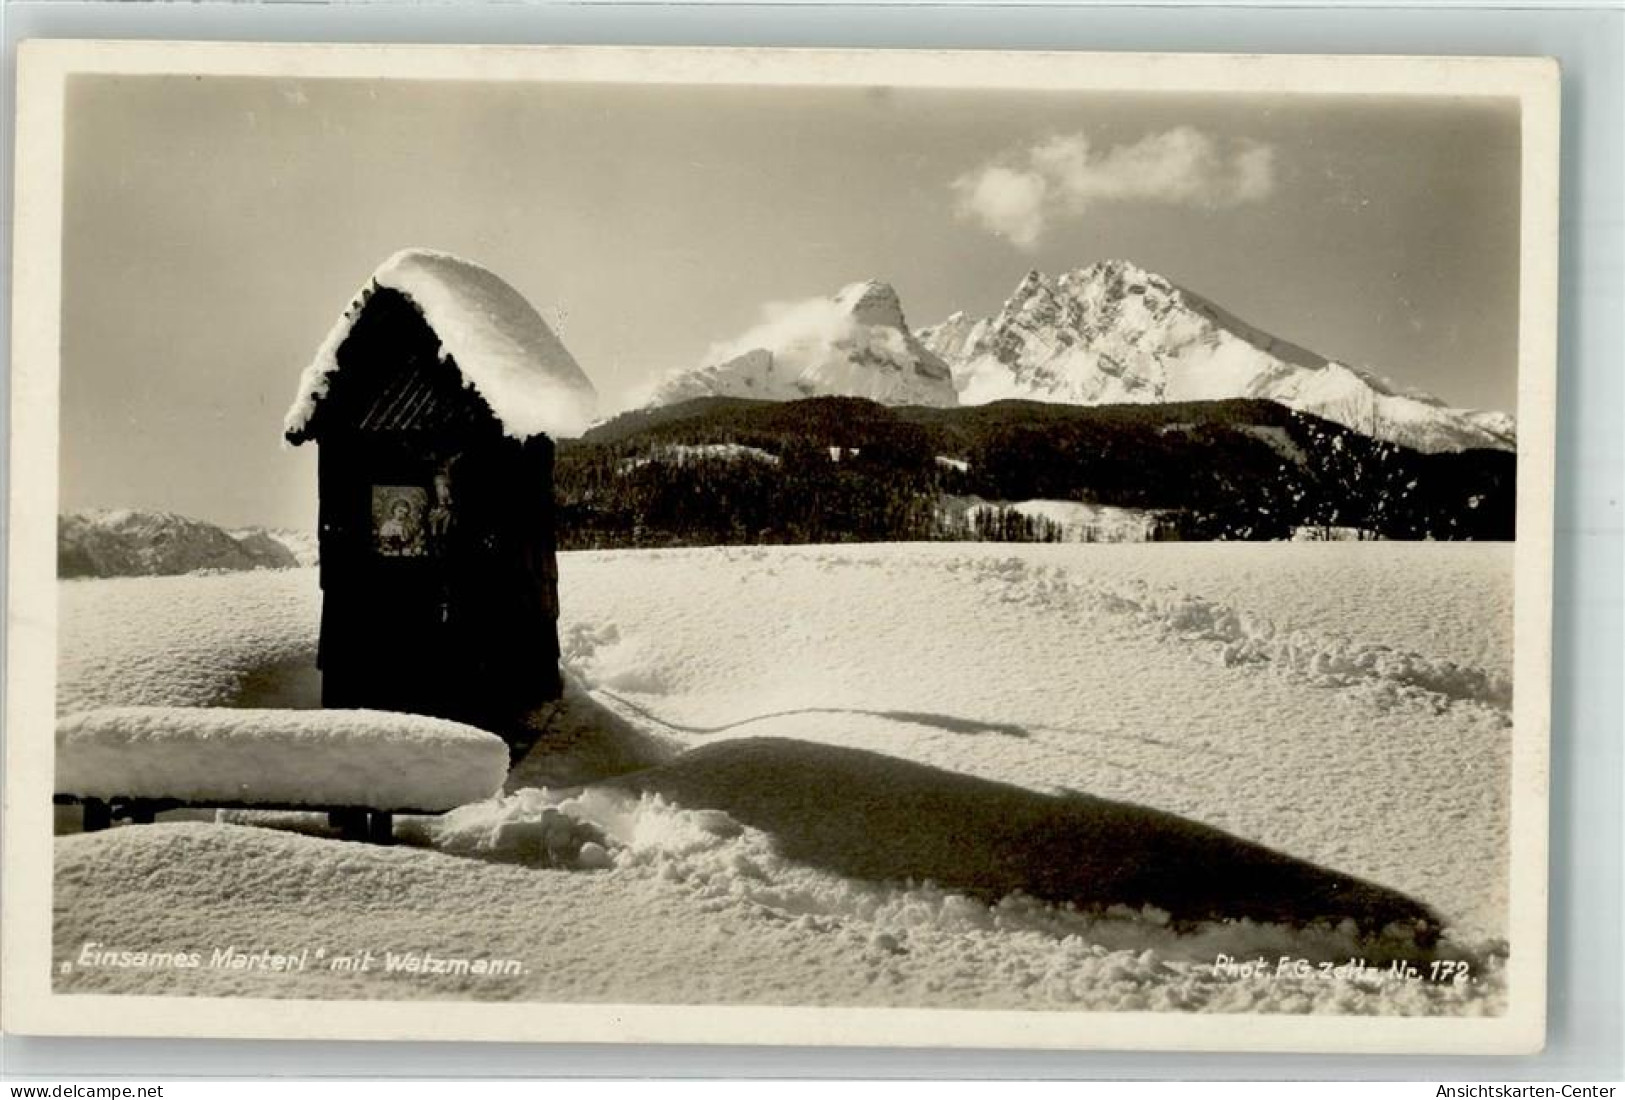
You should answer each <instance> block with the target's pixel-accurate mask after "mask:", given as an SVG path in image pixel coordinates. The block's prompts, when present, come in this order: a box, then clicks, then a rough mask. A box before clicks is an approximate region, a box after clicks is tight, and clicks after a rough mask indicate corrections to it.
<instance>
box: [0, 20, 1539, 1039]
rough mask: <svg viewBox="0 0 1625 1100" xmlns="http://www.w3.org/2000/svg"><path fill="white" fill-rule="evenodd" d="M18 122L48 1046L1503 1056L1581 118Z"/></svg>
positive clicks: (1509, 88) (901, 78)
mask: <svg viewBox="0 0 1625 1100" xmlns="http://www.w3.org/2000/svg"><path fill="white" fill-rule="evenodd" d="M31 49H32V51H33V52H30V50H31ZM22 65H23V78H24V84H23V96H24V98H22V99H21V100H20V105H21V112H22V114H21V116H20V123H19V134H20V137H19V141H20V142H22V141H29V142H32V143H33V144H29V145H26V146H21V145H20V148H23V149H25V150H26V151H27V153H28V155H26V156H24V155H20V156H19V160H18V163H19V170H20V172H21V175H20V177H19V207H18V209H19V221H18V244H19V249H20V250H22V251H21V253H20V254H21V256H22V259H21V260H20V261H19V267H18V272H19V274H18V278H17V283H16V286H17V294H18V300H17V305H16V307H15V309H14V316H15V317H16V318H17V325H18V332H19V344H18V347H19V354H18V356H17V359H16V365H15V370H16V372H17V373H16V377H15V379H14V382H13V389H12V393H13V415H12V421H13V425H14V428H13V447H14V450H13V463H12V470H13V479H14V482H15V483H17V484H15V485H14V493H13V498H12V504H11V519H12V529H11V537H12V555H11V568H12V573H11V578H12V580H11V589H10V595H9V609H8V610H9V615H10V617H11V619H10V621H11V624H12V627H11V629H12V639H13V655H12V662H11V665H10V667H9V669H8V692H7V695H8V703H7V706H8V711H9V714H8V726H9V735H10V739H11V742H12V745H11V751H12V752H13V753H14V754H15V755H14V756H13V758H12V759H13V766H12V767H11V768H9V770H8V783H9V784H10V786H9V787H8V814H10V815H11V816H10V819H9V820H8V822H7V826H8V829H10V830H11V831H12V834H13V841H14V842H15V843H16V844H17V845H18V846H19V848H21V849H23V850H26V852H27V853H29V854H30V856H31V857H32V858H33V859H34V860H35V861H36V863H37V879H35V880H33V881H36V882H37V883H38V884H39V886H40V890H39V891H38V892H33V891H29V890H26V889H25V888H24V887H23V886H21V885H19V886H18V888H15V889H12V890H9V891H8V896H7V906H8V909H7V916H8V920H12V921H15V922H16V923H15V926H14V929H13V931H14V933H15V934H16V935H17V936H19V937H23V936H28V937H31V938H30V939H29V940H28V942H29V943H30V944H31V945H32V946H31V947H30V948H29V950H27V951H21V950H15V949H14V950H11V951H10V952H9V953H8V955H7V963H8V966H9V967H10V969H9V970H8V973H7V980H8V984H9V985H10V986H11V988H10V990H9V992H10V994H11V996H12V997H14V998H16V1001H15V1007H16V1008H18V1010H19V1011H22V1010H26V1011H27V1012H28V1013H29V1015H30V1017H31V1018H33V1019H37V1020H39V1021H42V1022H44V1023H45V1024H46V1026H48V1027H50V1028H52V1029H58V1030H63V1031H68V1032H93V1033H104V1034H194V1035H214V1034H241V1035H249V1034H252V1035H285V1036H289V1037H301V1036H308V1035H312V1034H317V1033H318V1032H316V1031H314V1030H313V1029H314V1028H316V1027H318V1026H321V1027H325V1028H327V1030H326V1031H325V1032H320V1033H322V1034H329V1035H350V1036H355V1037H369V1036H370V1037H381V1036H385V1035H387V1036H390V1037H403V1038H418V1039H424V1038H476V1037H480V1038H485V1037H489V1038H524V1039H539V1040H548V1039H565V1038H568V1039H572V1040H577V1041H581V1040H587V1041H618V1040H636V1041H661V1040H682V1041H688V1042H767V1041H771V1042H801V1043H813V1044H816V1043H836V1044H865V1043H876V1042H880V1043H890V1042H905V1041H906V1042H912V1043H914V1044H916V1045H924V1046H929V1045H936V1044H947V1045H975V1046H993V1047H997V1046H1048V1047H1078V1048H1083V1047H1093V1046H1118V1047H1157V1048H1175V1049H1177V1048H1181V1047H1191V1046H1201V1047H1204V1048H1206V1049H1231V1048H1234V1049H1303V1050H1315V1049H1323V1050H1330V1049H1370V1050H1389V1051H1393V1050H1433V1049H1437V1050H1457V1049H1460V1050H1471V1049H1479V1050H1489V1049H1523V1050H1533V1049H1536V1048H1538V1047H1539V1045H1540V1043H1541V1041H1542V1034H1543V1032H1542V1028H1543V1012H1544V957H1545V953H1546V938H1545V935H1546V934H1545V909H1544V906H1545V897H1546V887H1545V878H1544V876H1545V864H1544V843H1545V831H1544V830H1545V823H1544V815H1545V807H1546V801H1545V799H1546V788H1545V770H1544V769H1545V760H1546V752H1547V744H1546V742H1547V721H1548V718H1547V712H1546V701H1547V695H1548V692H1549V675H1550V673H1549V664H1548V662H1549V659H1550V658H1549V641H1548V638H1547V634H1546V631H1547V623H1548V619H1549V616H1550V594H1549V586H1550V578H1551V560H1550V553H1551V551H1550V537H1551V536H1550V526H1551V514H1550V509H1551V491H1552V490H1551V478H1552V473H1551V470H1552V466H1551V463H1552V454H1553V449H1554V440H1553V413H1552V402H1553V398H1552V392H1553V386H1554V382H1555V359H1554V342H1555V322H1554V310H1555V307H1554V304H1553V303H1554V301H1555V286H1556V284H1555V261H1554V260H1553V259H1552V258H1551V253H1552V251H1553V249H1554V248H1555V233H1556V216H1555V201H1556V200H1555V195H1556V181H1555V173H1556V155H1555V149H1556V132H1555V131H1556V84H1557V80H1556V72H1555V69H1553V68H1551V67H1550V66H1549V65H1547V64H1545V63H1542V62H1539V61H1533V60H1527V59H1525V60H1515V59H1499V60H1498V59H1456V60H1444V59H1430V58H1409V59H1397V60H1396V59H1369V58H1367V59H1362V58H1358V57H1348V58H1335V59H1334V58H1290V57H1281V58H1256V57H1255V58H1225V57H1222V56H1217V55H1212V56H1208V57H1206V58H1198V57H1196V56H1194V55H1193V56H1191V57H1185V58H1180V57H1175V56H1169V55H1162V56H1150V55H1147V56H1143V57H1138V58H1137V57H1135V56H1134V55H1065V54H1039V55H1023V56H1017V55H1013V54H998V53H991V52H990V53H974V52H973V53H963V54H951V53H930V52H916V53H904V52H890V53H888V52H885V51H851V52H820V51H786V50H777V51H775V50H748V51H747V50H711V51H704V50H676V49H672V50H658V49H650V50H614V49H593V48H576V49H534V50H527V49H504V50H496V49H492V50H484V49H480V48H449V49H434V48H418V49H410V48H401V49H387V48H380V47H348V48H339V47H328V48H325V49H323V50H316V49H315V48H299V47H280V48H264V47H249V46H223V45H214V46H209V45H191V46H170V47H165V46H163V45H161V44H160V45H153V44H145V45H134V44H125V45H123V46H120V45H117V44H71V43H69V44H61V43H57V44H37V45H36V44H30V46H28V47H25V49H24V53H23V59H22ZM24 482H26V484H22V483H24ZM53 543H54V547H53ZM53 554H54V557H53ZM25 639H33V640H34V641H35V642H36V643H37V644H34V645H25V644H24V640H25ZM19 762H20V763H19ZM13 881H14V882H18V883H21V882H22V880H21V879H20V878H19V879H15V880H13ZM25 998H27V1003H26V1004H24V999H25ZM313 1004H314V1005H317V1006H318V1007H319V1008H320V1010H321V1015H320V1016H319V1017H318V1016H317V1015H315V1014H313V1012H312V1010H311V1008H310V1006H311V1005H313ZM121 1006H126V1007H121ZM128 1006H140V1010H139V1011H134V1010H133V1009H132V1007H128ZM221 1006H225V1007H221Z"/></svg>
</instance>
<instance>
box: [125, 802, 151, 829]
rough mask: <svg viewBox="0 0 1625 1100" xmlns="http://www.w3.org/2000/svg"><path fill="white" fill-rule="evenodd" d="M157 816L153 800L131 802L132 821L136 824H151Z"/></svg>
mask: <svg viewBox="0 0 1625 1100" xmlns="http://www.w3.org/2000/svg"><path fill="white" fill-rule="evenodd" d="M154 816H155V814H154V813H153V809H152V803H151V802H132V803H130V822H131V824H134V825H151V824H152V819H153V817H154Z"/></svg>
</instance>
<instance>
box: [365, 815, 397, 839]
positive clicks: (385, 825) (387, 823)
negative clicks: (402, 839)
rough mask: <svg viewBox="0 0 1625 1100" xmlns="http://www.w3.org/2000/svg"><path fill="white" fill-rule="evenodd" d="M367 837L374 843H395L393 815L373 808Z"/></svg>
mask: <svg viewBox="0 0 1625 1100" xmlns="http://www.w3.org/2000/svg"><path fill="white" fill-rule="evenodd" d="M367 839H368V840H370V841H372V842H373V843H374V844H393V843H395V815H394V814H392V813H389V812H388V811H385V810H374V811H373V812H372V827H371V828H370V829H369V830H368V835H367Z"/></svg>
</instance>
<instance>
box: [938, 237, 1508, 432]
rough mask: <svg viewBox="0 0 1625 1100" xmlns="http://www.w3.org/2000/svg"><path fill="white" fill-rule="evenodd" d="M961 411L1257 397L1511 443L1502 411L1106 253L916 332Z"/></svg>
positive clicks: (1390, 425)
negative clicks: (1413, 381)
mask: <svg viewBox="0 0 1625 1100" xmlns="http://www.w3.org/2000/svg"><path fill="white" fill-rule="evenodd" d="M920 338H921V341H922V342H923V343H924V344H925V345H926V346H927V347H929V348H930V349H931V350H932V351H934V352H936V353H937V354H938V355H939V356H941V357H942V358H943V359H944V360H946V361H947V362H948V363H949V365H950V366H951V367H952V368H953V371H954V380H955V384H956V385H957V387H958V388H959V391H960V400H961V402H962V403H964V404H967V405H979V404H985V403H986V402H988V401H996V400H999V399H1000V398H1007V397H1017V398H1025V399H1027V400H1034V401H1052V402H1060V403H1065V404H1074V405H1106V404H1120V403H1121V404H1140V403H1145V402H1157V401H1216V400H1224V399H1227V398H1237V397H1245V398H1262V399H1264V400H1268V401H1276V402H1279V403H1280V404H1282V405H1285V406H1287V407H1288V408H1292V409H1297V410H1298V411H1299V412H1307V413H1313V414H1315V415H1316V416H1321V417H1324V418H1325V419H1327V420H1331V421H1334V422H1335V423H1338V424H1342V425H1344V426H1345V427H1348V428H1352V429H1354V430H1355V431H1358V432H1361V433H1363V434H1365V435H1368V436H1371V437H1372V438H1375V439H1385V440H1388V441H1390V442H1393V443H1399V444H1402V445H1404V446H1407V447H1412V448H1414V449H1416V450H1419V451H1430V452H1432V451H1460V450H1467V449H1471V448H1494V449H1500V450H1514V449H1516V442H1517V440H1516V428H1515V425H1514V422H1513V420H1512V418H1511V417H1510V416H1508V415H1506V414H1505V413H1486V412H1477V411H1472V410H1464V409H1452V408H1448V407H1446V406H1445V405H1444V404H1443V403H1442V402H1440V401H1438V400H1437V399H1436V398H1433V397H1430V396H1428V395H1426V394H1422V393H1416V392H1409V391H1401V390H1399V389H1398V388H1396V387H1395V386H1393V385H1392V384H1391V383H1389V382H1387V381H1386V380H1384V379H1381V378H1378V377H1377V376H1375V375H1373V374H1370V373H1368V372H1366V371H1362V370H1358V369H1356V368H1353V367H1350V366H1347V365H1345V364H1342V363H1338V362H1336V361H1334V360H1330V359H1327V358H1326V357H1324V356H1321V355H1317V354H1316V353H1314V352H1312V351H1308V350H1306V349H1304V348H1301V347H1298V346H1297V345H1295V344H1291V343H1288V342H1287V341H1285V340H1282V339H1279V338H1277V337H1275V336H1272V335H1270V334H1269V333H1267V332H1264V331H1262V330H1260V329H1258V328H1255V327H1254V326H1252V325H1249V324H1248V323H1247V322H1245V321H1243V320H1241V319H1240V318H1238V317H1236V316H1235V315H1234V314H1231V313H1229V312H1227V311H1226V310H1224V309H1222V308H1220V307H1219V306H1217V305H1215V304H1214V303H1213V302H1210V301H1208V300H1207V299H1206V298H1203V297H1202V296H1201V295H1198V294H1195V293H1193V292H1191V291H1189V290H1185V289H1183V288H1182V287H1179V286H1175V285H1174V284H1173V283H1170V282H1169V281H1168V280H1166V279H1164V278H1162V277H1161V276H1159V275H1154V274H1152V273H1150V272H1147V271H1144V270H1142V269H1140V268H1138V267H1136V266H1134V265H1133V264H1131V263H1127V262H1125V261H1122V260H1106V261H1102V262H1100V263H1096V264H1092V265H1090V266H1089V267H1084V268H1079V269H1078V270H1076V271H1070V272H1067V273H1065V274H1063V275H1061V276H1060V277H1059V278H1056V279H1053V280H1052V279H1050V278H1048V277H1046V276H1044V275H1043V274H1041V273H1039V272H1036V271H1034V272H1029V273H1028V275H1027V276H1026V278H1024V279H1022V281H1021V283H1020V285H1019V286H1017V287H1016V291H1015V293H1014V294H1012V295H1011V296H1010V300H1009V301H1007V302H1006V303H1005V305H1004V308H1003V309H1002V310H1000V311H999V313H998V315H997V316H994V317H989V318H983V319H971V318H968V317H965V316H964V315H963V314H955V315H954V316H953V317H950V318H949V319H948V320H947V321H945V322H943V323H942V324H940V325H937V326H935V327H934V328H930V329H926V330H924V331H922V332H921V333H920Z"/></svg>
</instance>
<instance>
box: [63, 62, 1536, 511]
mask: <svg viewBox="0 0 1625 1100" xmlns="http://www.w3.org/2000/svg"><path fill="white" fill-rule="evenodd" d="M67 132H68V144H67V163H66V195H65V226H64V242H63V260H64V272H63V290H62V300H63V317H62V331H63V339H62V428H63V432H62V508H63V509H64V510H71V509H78V508H85V507H139V508H162V509H167V510H171V511H177V512H182V513H185V514H188V515H192V516H195V517H198V518H201V519H207V520H211V521H215V522H220V523H226V524H248V523H263V524H270V525H275V526H290V527H298V528H305V529H309V528H311V527H313V526H314V516H315V508H316V502H315V477H314V449H313V448H312V447H310V446H308V445H307V446H306V447H304V448H300V449H299V450H297V451H290V450H287V449H285V448H283V446H282V445H281V443H280V433H281V423H282V417H283V414H284V412H285V411H286V409H287V407H288V405H289V404H290V403H291V401H292V400H293V397H294V392H293V390H294V387H295V383H296V381H297V379H298V377H299V373H300V370H301V369H302V368H303V367H304V365H305V364H306V362H308V361H309V359H310V357H311V355H312V353H313V352H314V351H315V350H316V347H317V345H318V344H319V343H320V341H321V340H322V338H323V336H324V335H326V333H327V330H328V329H329V327H330V326H331V325H332V323H333V321H334V320H335V319H336V317H337V316H338V314H339V313H340V312H341V311H342V310H343V309H344V307H345V306H346V305H347V304H348V303H349V301H350V298H351V296H352V295H353V294H354V292H355V291H356V290H357V289H358V288H359V287H360V286H361V285H362V284H363V283H364V282H365V281H366V279H367V277H368V275H369V274H370V273H371V272H372V270H373V269H374V268H375V267H377V266H378V264H379V263H380V262H381V261H383V260H384V259H385V258H386V257H388V256H389V255H390V254H391V253H393V252H395V251H397V250H399V249H401V248H404V247H409V246H420V247H428V248H437V249H443V250H446V251H449V252H455V253H457V254H458V255H461V256H464V257H466V258H468V259H470V260H473V261H475V262H478V263H480V264H483V265H485V266H486V267H488V268H490V269H491V270H493V271H495V272H496V273H497V274H498V275H501V276H502V277H503V278H504V279H506V280H507V281H508V282H510V283H511V284H513V286H514V287H516V288H517V289H518V290H519V291H520V292H521V293H522V294H524V295H525V296H526V297H527V298H528V299H529V300H530V301H531V302H532V303H533V304H534V305H535V306H536V307H537V309H538V310H539V311H540V312H541V313H542V315H543V316H544V317H545V318H547V320H548V322H549V323H550V324H551V325H552V326H553V328H554V330H555V331H556V332H557V333H558V334H559V336H560V337H561V338H562V339H563V340H564V342H565V344H566V345H567V346H568V347H569V348H570V350H571V352H572V353H573V354H574V355H575V357H576V359H577V360H578V361H579V362H580V363H581V366H582V368H583V369H584V370H585V371H586V373H587V375H588V376H589V377H590V378H591V379H592V380H593V382H594V384H595V385H596V386H597V387H598V390H599V394H600V398H601V405H602V407H603V408H604V409H605V410H606V411H607V410H613V409H616V408H618V407H620V406H621V405H622V404H623V403H624V402H625V401H627V400H628V399H629V398H630V396H631V395H632V394H633V393H634V392H636V391H637V390H638V389H639V388H640V387H641V386H643V385H645V384H647V382H648V381H649V380H650V379H651V378H652V377H654V376H656V375H659V374H662V373H664V372H666V371H668V370H670V369H672V368H678V367H691V366H696V365H699V363H700V362H701V360H702V359H703V358H704V356H705V352H706V350H707V349H708V348H709V347H710V346H711V345H713V344H716V343H720V342H723V341H727V340H729V339H731V338H733V337H735V336H737V335H738V334H739V333H741V332H743V331H744V330H746V329H748V328H750V327H751V326H752V325H754V324H756V323H757V322H758V321H759V320H760V319H761V317H762V309H763V307H764V305H766V304H768V303H773V302H789V301H798V300H802V299H807V298H811V297H816V296H823V295H828V294H831V293H833V292H834V291H835V290H837V289H838V288H840V287H841V286H843V285H844V284H846V283H850V282H853V281H856V280H859V279H868V278H878V279H884V280H886V281H888V282H890V283H892V284H893V285H894V286H895V287H896V288H897V290H898V293H899V295H900V297H901V299H902V302H903V308H904V310H905V312H906V313H907V315H908V320H909V322H910V324H911V325H913V326H915V327H922V326H925V325H929V324H933V323H935V322H937V321H939V320H941V319H942V318H943V317H945V316H947V315H948V314H949V313H951V312H953V311H955V310H961V309H962V310H965V311H967V312H969V313H971V314H973V315H982V314H988V313H992V312H995V311H996V310H997V309H998V308H999V306H1000V305H1001V304H1002V302H1003V301H1004V299H1005V298H1006V297H1007V296H1008V295H1009V293H1010V291H1011V290H1012V289H1013V288H1014V287H1015V285H1016V284H1017V283H1018V282H1019V281H1020V279H1021V277H1022V275H1023V274H1024V273H1025V272H1026V271H1027V270H1028V269H1030V268H1038V269H1039V270H1042V271H1045V272H1048V273H1050V274H1052V275H1054V274H1059V273H1060V272H1062V271H1065V270H1068V269H1070V268H1075V267H1081V266H1083V265H1085V264H1088V263H1091V262H1094V261H1096V260H1100V259H1106V258H1114V257H1115V258H1124V259H1130V260H1133V261H1135V262H1136V263H1138V264H1140V265H1141V266H1143V267H1145V268H1148V269H1149V270H1151V271H1154V272H1156V273H1158V274H1161V275H1164V276H1166V277H1167V278H1169V279H1171V280H1172V281H1174V282H1176V283H1179V284H1181V285H1184V286H1187V287H1189V288H1190V289H1192V290H1194V291H1196V292H1198V293H1200V294H1202V295H1204V296H1206V297H1208V298H1210V299H1212V300H1214V301H1216V302H1217V303H1219V304H1220V305H1222V306H1224V307H1226V308H1228V309H1229V310H1231V311H1232V312H1233V313H1236V314H1237V315H1239V316H1240V317H1242V318H1244V319H1245V320H1247V321H1249V322H1251V323H1253V324H1255V325H1257V326H1259V327H1261V328H1263V329H1265V330H1266V331H1269V332H1272V333H1274V334H1275V335H1277V336H1280V337H1282V338H1284V339H1287V340H1291V341H1293V342H1294V343H1298V344H1301V345H1303V346H1306V347H1308V348H1311V349H1313V350H1314V351H1317V352H1319V353H1321V354H1323V355H1327V356H1330V357H1333V358H1336V359H1340V360H1343V361H1345V362H1349V363H1352V364H1356V365H1360V366H1364V367H1367V368H1370V369H1372V370H1375V371H1377V372H1378V373H1380V374H1384V375H1387V376H1388V377H1390V378H1392V379H1394V380H1395V381H1396V382H1399V383H1400V384H1402V385H1405V386H1411V387H1416V388H1419V389H1422V390H1426V391H1428V392H1430V393H1433V394H1435V395H1437V396H1439V397H1441V398H1443V399H1444V400H1445V401H1447V402H1448V403H1450V404H1454V405H1463V406H1470V407H1482V408H1495V409H1505V410H1508V411H1511V410H1513V409H1514V408H1515V391H1516V384H1517V312H1518V268H1519V263H1518V176H1519V165H1518V148H1519V146H1518V116H1517V106H1516V103H1515V102H1514V101H1510V100H1508V101H1501V102H1494V103H1489V102H1483V101H1477V102H1466V101H1452V100H1426V101H1424V100H1418V99H1414V98H1412V99H1407V100H1404V101H1398V100H1383V99H1375V98H1369V97H1341V98H1330V97H1308V96H1296V97H1290V98H1287V97H1270V98H1260V97H1243V96H1228V97H1226V96H1214V95H1209V96H1203V97H1190V96H1171V95H1170V96H1159V95H1149V94H1144V93H1136V94H1134V95H1104V94H1099V93H1057V92H1044V93H1036V92H1005V91H998V92H977V93H974V94H971V93H967V92H955V91H947V90H913V89H909V90H899V89H883V88H872V89H806V88H800V89H774V88H678V87H650V86H644V87H611V86H603V85H598V86H589V85H582V86H561V85H556V84H554V85H522V84H501V83H491V84H467V83H408V82H360V81H297V82H295V81H287V80H281V79H273V78H230V79H220V78H207V79H198V78H194V77H190V76H187V77H115V76H96V77H79V78H76V81H75V83H74V85H73V86H72V87H71V88H70V93H69V99H68V131H67Z"/></svg>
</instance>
